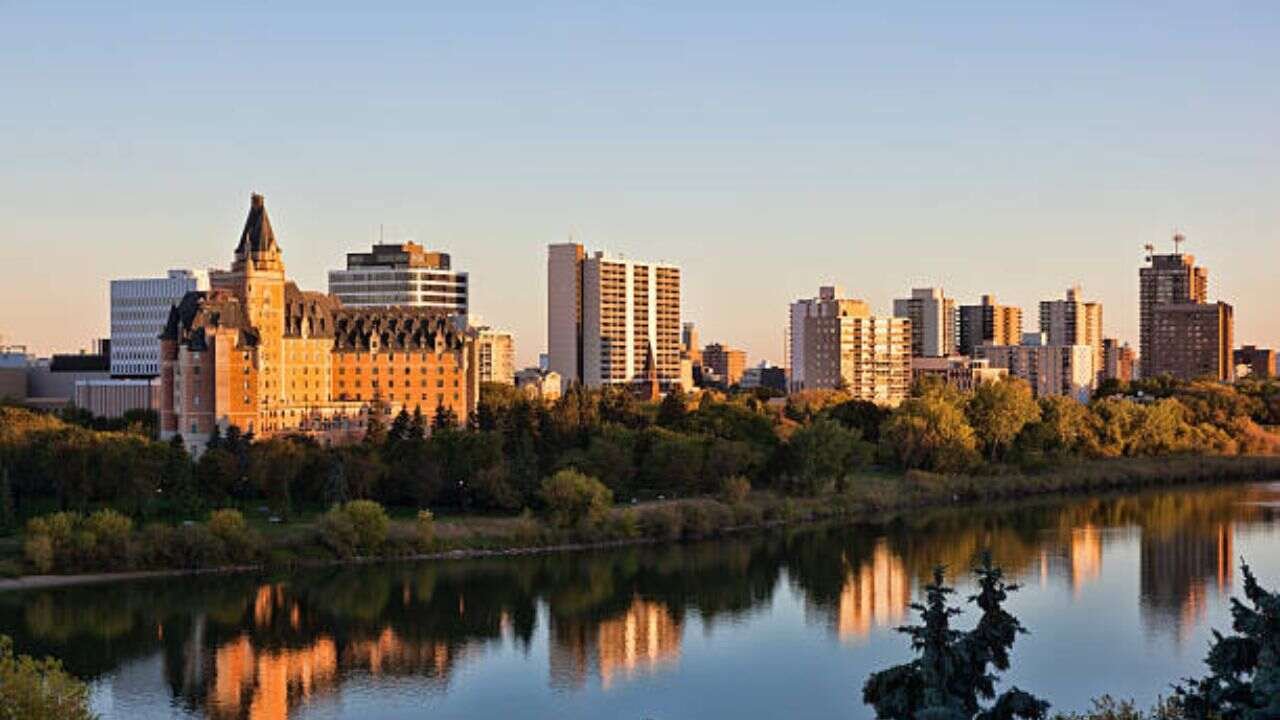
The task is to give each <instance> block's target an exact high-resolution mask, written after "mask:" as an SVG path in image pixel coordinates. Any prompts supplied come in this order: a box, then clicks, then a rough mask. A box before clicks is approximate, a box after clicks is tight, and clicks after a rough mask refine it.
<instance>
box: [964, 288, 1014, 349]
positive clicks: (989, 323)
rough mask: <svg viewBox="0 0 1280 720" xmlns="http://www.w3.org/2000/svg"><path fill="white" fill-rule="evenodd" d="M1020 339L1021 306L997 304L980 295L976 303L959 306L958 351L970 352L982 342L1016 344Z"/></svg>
mask: <svg viewBox="0 0 1280 720" xmlns="http://www.w3.org/2000/svg"><path fill="white" fill-rule="evenodd" d="M1021 341H1022V308H1019V307H1015V306H1013V305H997V304H996V298H995V296H994V295H983V296H982V303H981V304H979V305H961V306H960V354H961V355H970V356H971V355H973V354H974V348H976V347H978V346H980V345H983V344H991V345H1017V344H1018V343H1020V342H1021Z"/></svg>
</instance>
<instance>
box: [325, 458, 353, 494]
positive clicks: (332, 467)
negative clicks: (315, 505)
mask: <svg viewBox="0 0 1280 720" xmlns="http://www.w3.org/2000/svg"><path fill="white" fill-rule="evenodd" d="M348 499H350V493H349V492H348V489H347V465H346V463H345V462H344V461H343V458H342V455H340V454H337V453H334V454H333V455H332V456H331V457H330V458H329V469H328V471H327V472H326V473H325V481H324V501H325V503H326V504H328V505H341V504H343V503H345V502H346V501H347V500H348Z"/></svg>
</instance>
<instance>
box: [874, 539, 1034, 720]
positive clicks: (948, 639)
mask: <svg viewBox="0 0 1280 720" xmlns="http://www.w3.org/2000/svg"><path fill="white" fill-rule="evenodd" d="M943 572H944V571H943V568H941V567H938V568H935V569H934V571H933V582H932V583H930V584H929V585H927V586H926V587H925V598H926V599H925V603H924V604H919V603H913V604H912V605H911V607H912V608H913V609H915V610H916V611H917V612H919V613H920V618H921V620H922V621H923V623H922V624H920V625H908V626H905V627H901V628H898V631H899V632H902V633H904V634H906V635H908V636H910V637H911V649H912V650H913V651H915V652H916V653H917V654H919V657H917V658H916V659H914V660H912V661H910V662H908V663H904V664H902V665H897V666H895V667H891V668H889V669H887V670H882V671H880V672H877V673H872V675H871V677H869V678H867V682H866V684H865V685H864V686H863V689H862V700H863V702H865V703H867V704H868V705H871V706H873V707H874V708H875V711H876V717H878V718H886V719H892V720H908V719H915V718H929V719H930V720H935V719H936V720H970V719H976V720H1011V719H1012V718H1026V719H1027V720H1038V719H1039V718H1043V717H1045V716H1046V714H1047V713H1048V711H1049V703H1047V702H1045V701H1043V700H1040V699H1039V698H1036V697H1035V696H1033V695H1030V694H1028V693H1026V692H1024V691H1022V690H1019V689H1018V688H1016V687H1014V688H1010V689H1009V690H1008V691H1006V692H1004V693H1001V694H1000V695H999V696H997V695H996V693H995V683H996V681H997V680H998V679H999V677H998V676H997V675H996V674H995V673H994V672H993V671H994V670H999V671H1003V670H1007V669H1008V667H1009V650H1010V649H1012V647H1013V643H1014V640H1015V638H1017V636H1018V635H1019V634H1020V633H1025V632H1026V630H1025V629H1024V628H1023V627H1022V624H1021V623H1019V622H1018V620H1017V618H1015V617H1013V616H1012V615H1010V614H1009V613H1007V612H1005V610H1004V609H1003V604H1004V601H1005V599H1006V598H1007V597H1008V593H1009V592H1011V591H1013V590H1015V589H1016V586H1012V585H1007V584H1005V582H1004V576H1003V573H1002V572H1001V571H1000V569H999V568H996V567H993V566H992V565H991V557H990V555H989V554H985V553H984V555H983V558H982V564H981V565H980V566H979V567H977V568H975V569H974V570H973V573H974V575H976V576H977V578H978V586H979V592H978V594H977V595H974V596H972V597H970V598H969V602H972V603H976V604H977V605H978V607H979V608H981V609H982V617H981V618H980V619H979V620H978V624H977V626H975V627H974V629H972V630H969V631H967V632H963V631H960V630H956V629H953V628H952V627H951V619H952V618H953V617H955V616H957V615H959V614H960V612H961V611H960V609H959V608H956V607H952V606H950V605H949V604H948V597H949V596H950V595H952V594H954V593H955V590H954V589H953V588H950V587H947V586H945V585H943V579H944V575H943ZM991 700H993V701H994V702H991V704H990V705H989V706H988V707H983V702H984V701H991Z"/></svg>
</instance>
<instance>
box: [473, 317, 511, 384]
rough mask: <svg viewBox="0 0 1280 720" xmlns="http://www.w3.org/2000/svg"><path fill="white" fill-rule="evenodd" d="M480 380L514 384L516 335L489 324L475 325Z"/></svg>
mask: <svg viewBox="0 0 1280 720" xmlns="http://www.w3.org/2000/svg"><path fill="white" fill-rule="evenodd" d="M471 329H472V330H474V331H475V334H476V358H477V363H478V366H479V368H478V372H479V373H480V382H482V383H486V382H488V383H501V384H503V385H512V384H514V383H515V381H516V341H515V336H514V335H512V334H511V333H509V332H507V331H505V330H495V329H494V328H491V327H489V326H488V325H473V326H471Z"/></svg>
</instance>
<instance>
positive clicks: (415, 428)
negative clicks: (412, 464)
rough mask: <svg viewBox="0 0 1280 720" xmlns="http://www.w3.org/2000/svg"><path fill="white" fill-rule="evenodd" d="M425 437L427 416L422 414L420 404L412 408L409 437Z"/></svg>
mask: <svg viewBox="0 0 1280 720" xmlns="http://www.w3.org/2000/svg"><path fill="white" fill-rule="evenodd" d="M426 437H427V418H426V417H425V416H424V415H423V414H422V406H421V405H416V406H414V408H413V418H412V419H411V420H410V421H409V439H410V440H422V439H424V438H426Z"/></svg>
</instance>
